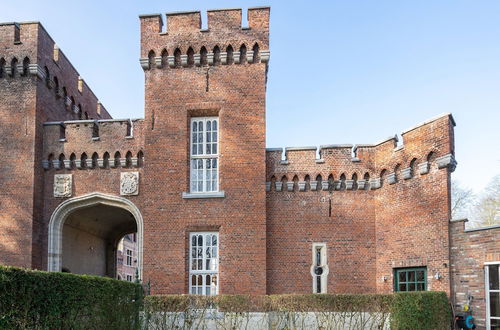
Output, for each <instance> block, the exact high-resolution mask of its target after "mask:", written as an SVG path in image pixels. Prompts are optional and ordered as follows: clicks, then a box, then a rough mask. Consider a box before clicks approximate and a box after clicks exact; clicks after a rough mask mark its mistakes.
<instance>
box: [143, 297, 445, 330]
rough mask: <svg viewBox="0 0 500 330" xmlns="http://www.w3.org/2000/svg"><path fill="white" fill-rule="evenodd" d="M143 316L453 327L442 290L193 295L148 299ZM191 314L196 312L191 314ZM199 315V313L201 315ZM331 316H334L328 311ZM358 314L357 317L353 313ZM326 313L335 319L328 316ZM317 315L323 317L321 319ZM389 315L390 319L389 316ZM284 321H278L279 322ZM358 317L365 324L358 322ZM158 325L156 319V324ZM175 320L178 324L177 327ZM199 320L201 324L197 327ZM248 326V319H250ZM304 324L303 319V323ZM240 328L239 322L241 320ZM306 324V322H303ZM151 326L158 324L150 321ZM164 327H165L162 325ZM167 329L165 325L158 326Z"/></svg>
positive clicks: (439, 329)
mask: <svg viewBox="0 0 500 330" xmlns="http://www.w3.org/2000/svg"><path fill="white" fill-rule="evenodd" d="M144 310H145V312H146V313H145V314H146V315H149V318H150V319H154V315H161V314H164V313H162V312H170V313H172V314H183V317H182V320H183V322H184V321H188V322H191V323H193V324H200V323H199V322H200V321H199V320H198V321H197V320H194V319H193V318H196V317H198V318H199V317H200V315H201V317H205V316H206V315H208V314H209V312H207V311H209V310H218V311H219V312H221V313H223V314H231V315H232V316H233V317H234V315H239V317H240V318H241V319H247V320H248V315H249V313H251V312H266V313H268V314H272V315H273V317H274V318H275V323H277V324H280V325H281V326H279V327H277V328H281V327H282V326H283V324H285V325H284V326H285V328H288V327H290V326H291V327H292V328H301V327H300V325H298V323H300V322H299V321H298V318H300V317H304V315H306V314H313V315H315V317H316V325H317V326H319V323H322V326H323V327H326V328H337V327H340V328H343V327H346V326H349V328H358V327H356V326H354V327H353V324H354V322H357V324H359V322H363V325H364V326H363V328H367V329H368V328H373V329H377V328H384V327H386V326H387V325H388V324H387V320H388V319H389V321H390V328H391V329H396V330H403V329H405V330H406V329H408V330H409V329H429V330H432V329H436V330H442V329H449V328H450V327H451V309H450V304H449V302H448V297H447V296H446V294H445V293H444V292H433V291H424V292H405V293H395V294H305V295H298V294H296V295H293V294H292V295H270V296H254V295H219V296H212V297H205V296H193V295H153V296H148V297H146V298H145V300H144ZM192 311H197V314H196V313H195V314H193V313H192ZM200 311H201V312H200ZM329 312H333V313H329ZM356 313H357V314H358V319H356V316H355V314H356ZM327 314H332V315H334V316H330V317H325V315H327ZM318 315H319V316H320V317H318ZM389 315H390V318H389ZM280 317H281V318H282V320H281V321H280V320H279V318H280ZM359 318H361V319H362V320H361V321H360V320H359ZM179 320H181V318H178V317H177V318H176V319H175V320H173V319H169V320H167V319H165V315H163V319H161V320H160V321H162V322H165V321H168V322H170V323H169V324H170V325H172V326H173V325H174V324H175V326H181V327H185V325H183V323H179ZM155 321H156V322H157V321H158V318H157V319H156V320H155ZM176 322H177V323H176ZM197 322H198V323H197ZM247 322H248V321H247ZM302 322H304V321H302ZM240 324H241V321H240ZM302 324H304V323H302ZM149 326H153V327H158V325H155V324H152V323H151V322H150V323H149ZM163 326H165V324H163ZM158 328H163V327H158Z"/></svg>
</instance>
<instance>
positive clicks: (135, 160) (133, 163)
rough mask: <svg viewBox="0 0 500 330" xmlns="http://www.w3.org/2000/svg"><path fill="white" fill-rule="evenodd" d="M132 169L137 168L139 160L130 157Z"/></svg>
mask: <svg viewBox="0 0 500 330" xmlns="http://www.w3.org/2000/svg"><path fill="white" fill-rule="evenodd" d="M132 167H139V160H138V158H137V157H132Z"/></svg>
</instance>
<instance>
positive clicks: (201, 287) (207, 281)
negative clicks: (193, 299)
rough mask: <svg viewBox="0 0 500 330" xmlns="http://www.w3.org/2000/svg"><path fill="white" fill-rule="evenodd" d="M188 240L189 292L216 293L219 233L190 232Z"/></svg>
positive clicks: (217, 284)
mask: <svg viewBox="0 0 500 330" xmlns="http://www.w3.org/2000/svg"><path fill="white" fill-rule="evenodd" d="M189 241H190V244H189V246H190V247H189V249H190V253H189V293H190V294H200V295H207V296H210V295H216V294H218V292H219V279H218V278H219V233H216V232H204V233H191V234H190V235H189Z"/></svg>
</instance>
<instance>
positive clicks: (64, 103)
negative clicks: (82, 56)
mask: <svg viewBox="0 0 500 330" xmlns="http://www.w3.org/2000/svg"><path fill="white" fill-rule="evenodd" d="M85 117H86V118H87V119H90V118H95V119H106V118H110V116H109V114H108V113H107V112H106V110H105V109H104V108H103V107H102V106H101V105H100V103H99V102H98V100H97V98H96V97H95V95H94V94H93V93H92V91H91V90H90V89H89V88H88V86H87V85H86V84H85V82H84V81H83V80H82V79H81V77H80V76H79V74H78V72H77V71H76V70H75V69H74V67H73V66H72V65H71V63H70V62H69V61H68V59H67V58H66V57H65V55H64V54H63V53H62V52H61V51H60V50H59V48H58V47H57V46H56V45H55V43H54V41H53V40H52V38H51V37H50V36H49V35H48V33H47V32H46V31H45V29H44V28H43V26H42V25H41V24H40V23H38V22H25V23H2V24H0V120H1V125H0V135H1V137H2V138H1V140H0V151H1V153H2V155H3V161H2V162H1V164H0V173H1V175H0V187H1V191H2V192H1V193H0V212H1V214H2V215H1V217H0V242H1V243H0V250H1V251H2V253H1V254H2V256H1V257H0V262H1V263H3V264H9V265H15V266H23V267H33V268H39V269H40V268H42V258H43V256H42V254H43V252H42V251H43V250H44V248H43V242H44V241H46V238H44V235H45V233H46V228H45V225H44V224H43V220H42V219H43V216H42V213H43V191H44V189H45V188H44V184H45V183H44V170H43V168H42V166H41V164H42V159H43V157H44V156H43V123H44V122H46V121H55V120H58V121H63V120H74V119H84V118H85ZM45 163H46V164H48V163H47V160H45Z"/></svg>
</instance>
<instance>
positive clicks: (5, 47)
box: [0, 7, 498, 294]
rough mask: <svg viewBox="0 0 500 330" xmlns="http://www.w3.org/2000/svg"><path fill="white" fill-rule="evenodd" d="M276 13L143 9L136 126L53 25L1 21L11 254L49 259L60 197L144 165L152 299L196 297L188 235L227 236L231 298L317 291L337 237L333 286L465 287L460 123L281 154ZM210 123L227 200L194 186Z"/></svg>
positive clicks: (225, 287)
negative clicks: (199, 135)
mask: <svg viewBox="0 0 500 330" xmlns="http://www.w3.org/2000/svg"><path fill="white" fill-rule="evenodd" d="M269 13H270V9H269V8H267V7H263V8H253V9H249V12H248V20H249V22H248V28H242V27H241V25H242V24H241V10H239V9H231V10H212V11H209V12H208V29H207V30H202V29H201V16H200V12H185V13H173V14H167V22H166V23H167V24H166V25H167V30H166V31H164V29H163V23H164V22H163V19H162V17H161V15H145V16H141V17H140V22H141V56H140V57H141V58H140V64H141V66H142V68H143V69H144V72H145V117H144V119H131V120H112V119H111V117H110V116H109V114H108V113H107V112H106V110H105V109H104V107H103V106H102V105H101V104H100V103H98V100H97V98H96V97H95V95H94V94H93V93H92V91H91V90H90V89H89V88H88V86H86V85H85V83H84V82H83V80H81V79H80V77H79V75H78V73H77V72H76V71H75V69H74V68H73V67H72V65H71V64H70V62H69V61H68V60H67V59H66V57H65V56H64V54H63V53H62V52H61V51H60V50H59V49H58V47H57V46H56V45H55V43H54V42H53V40H52V39H51V38H50V37H49V36H48V34H47V33H46V32H45V30H44V29H43V27H42V25H41V24H39V23H26V24H3V25H0V47H1V48H0V49H1V50H0V58H1V59H4V60H5V65H4V66H3V68H4V69H2V70H3V71H2V73H3V75H2V78H0V96H1V98H0V99H1V100H2V101H1V102H0V114H1V118H2V126H1V128H0V134H1V135H2V136H3V140H2V143H0V148H1V151H2V152H3V154H4V156H5V159H4V162H3V163H2V165H0V166H2V168H1V170H2V173H4V175H2V176H1V178H0V180H1V184H2V187H4V189H2V194H1V195H0V207H1V211H2V217H1V218H0V229H1V230H0V235H1V244H2V249H3V251H4V253H2V254H1V256H0V262H1V263H3V264H12V265H18V266H24V267H32V268H40V269H47V268H50V267H49V265H48V264H47V263H48V260H49V259H50V257H51V254H54V253H56V252H57V251H56V252H54V251H51V250H50V248H51V242H50V241H49V235H48V230H49V222H50V221H51V217H53V215H54V214H55V212H56V211H57V210H59V208H60V207H61V205H62V204H61V203H63V202H64V203H69V202H71V201H72V200H73V199H75V198H83V197H85V196H86V195H87V194H91V193H95V192H98V193H100V194H107V195H109V196H120V182H121V181H120V180H121V179H120V177H121V173H123V172H138V173H139V192H138V194H132V195H127V196H122V197H120V198H122V199H125V200H126V201H128V202H130V203H133V205H135V207H137V209H138V210H139V211H140V213H141V214H142V218H143V222H144V228H143V237H139V238H138V239H141V240H142V243H143V259H142V261H141V262H142V264H143V269H142V278H143V279H144V280H146V281H150V282H151V290H152V292H153V293H187V292H188V288H189V283H188V275H187V274H188V267H189V265H188V260H189V251H188V250H189V233H190V232H193V231H217V232H218V233H219V240H220V246H219V249H220V257H219V269H220V270H219V275H220V285H219V292H220V293H254V294H264V293H268V294H272V293H292V292H293V293H310V292H312V289H313V276H312V274H311V271H312V270H313V268H312V266H313V243H325V244H326V245H325V246H326V258H327V260H328V269H329V272H328V275H327V292H329V293H347V292H357V293H364V292H392V291H393V289H394V287H393V283H394V278H393V274H394V270H395V269H397V268H401V267H417V266H423V267H427V285H428V289H429V290H442V291H446V292H447V293H449V294H450V293H451V292H450V289H451V288H455V286H454V284H453V282H454V281H453V278H452V277H451V276H452V275H453V274H455V273H453V272H452V273H450V265H452V264H453V263H454V261H453V253H454V250H453V244H454V242H455V241H454V239H453V236H454V235H459V236H460V235H462V234H458V232H456V231H453V228H454V227H453V226H454V225H452V226H451V227H450V224H449V219H450V173H451V172H452V171H453V170H454V167H455V164H456V163H455V160H454V157H453V155H454V136H453V127H454V126H455V123H454V121H453V118H452V116H451V115H449V114H446V115H442V116H439V117H436V118H434V119H432V120H429V121H427V122H424V123H422V124H420V125H417V126H415V127H414V128H412V129H409V130H407V131H405V132H403V133H402V137H403V141H401V143H399V144H398V141H397V140H396V139H395V138H390V139H387V140H384V141H382V142H380V143H377V144H371V145H367V144H366V145H326V146H321V147H320V148H319V150H318V149H317V148H311V147H305V148H286V149H285V150H283V149H267V150H266V148H265V134H266V126H265V111H266V106H265V97H266V82H267V71H268V65H269ZM17 32H20V34H19V35H20V37H19V38H17V34H16V33H17ZM14 57H16V58H17V59H18V61H19V62H18V63H20V64H21V66H20V69H21V71H22V68H23V66H22V63H23V60H24V58H25V57H27V58H29V65H28V66H27V68H28V69H27V71H26V74H25V75H22V74H20V72H19V73H14V76H13V77H11V75H12V74H11V73H10V71H9V70H10V68H9V65H10V63H11V62H12V59H13V58H14ZM47 73H48V74H47ZM56 81H57V83H56ZM63 87H64V89H63ZM198 116H216V117H218V118H219V123H220V132H219V133H220V139H219V150H220V152H219V164H220V168H219V187H220V191H221V193H220V194H219V195H218V198H186V196H188V195H186V194H185V193H188V192H189V188H190V187H189V182H190V153H189V150H190V149H189V148H190V119H191V118H193V117H198ZM14 150H15V152H14ZM21 154H22V155H23V157H19V155H21ZM55 174H71V175H72V186H71V188H72V190H71V196H70V197H64V198H61V197H54V175H55ZM222 192H223V193H222ZM449 227H450V228H451V229H452V230H451V232H449ZM450 233H451V237H452V238H451V239H450ZM471 244H472V243H471ZM492 244H493V245H492V247H491V248H492V249H498V245H495V244H496V243H492ZM450 247H451V251H452V256H451V259H450V252H449V251H450ZM470 249H472V250H474V251H475V248H472V247H471V248H470ZM49 251H51V252H50V253H51V254H49ZM455 264H456V262H455ZM451 269H452V270H453V267H452V268H451ZM436 278H437V279H436Z"/></svg>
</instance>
